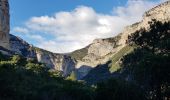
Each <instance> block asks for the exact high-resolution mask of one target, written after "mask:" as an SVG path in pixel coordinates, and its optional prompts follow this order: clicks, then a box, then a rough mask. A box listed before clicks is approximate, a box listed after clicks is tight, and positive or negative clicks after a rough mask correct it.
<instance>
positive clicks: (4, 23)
mask: <svg viewBox="0 0 170 100" xmlns="http://www.w3.org/2000/svg"><path fill="white" fill-rule="evenodd" d="M0 46H1V47H4V48H6V49H10V46H9V4H8V0H0Z"/></svg>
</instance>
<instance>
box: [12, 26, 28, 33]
mask: <svg viewBox="0 0 170 100" xmlns="http://www.w3.org/2000/svg"><path fill="white" fill-rule="evenodd" d="M11 33H22V34H27V33H29V31H28V29H27V28H23V27H15V28H14V29H13V30H12V31H11Z"/></svg>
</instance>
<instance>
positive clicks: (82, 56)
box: [0, 0, 170, 79]
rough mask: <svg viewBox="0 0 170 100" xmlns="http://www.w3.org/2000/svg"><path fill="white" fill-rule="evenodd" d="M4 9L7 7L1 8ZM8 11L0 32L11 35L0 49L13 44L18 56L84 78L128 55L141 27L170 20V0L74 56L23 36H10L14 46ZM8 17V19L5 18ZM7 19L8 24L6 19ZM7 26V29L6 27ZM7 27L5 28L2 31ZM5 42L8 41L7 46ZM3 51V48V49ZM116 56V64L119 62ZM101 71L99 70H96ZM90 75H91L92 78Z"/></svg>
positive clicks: (13, 50) (1, 41) (4, 0)
mask: <svg viewBox="0 0 170 100" xmlns="http://www.w3.org/2000/svg"><path fill="white" fill-rule="evenodd" d="M0 1H1V4H3V3H4V2H5V3H7V1H6V0H0ZM0 8H1V9H2V8H3V6H1V5H0ZM6 9H7V12H3V11H4V9H2V10H1V11H0V13H2V14H1V16H0V18H1V19H0V21H1V23H0V27H1V28H0V30H1V31H2V32H1V31H0V32H1V33H3V34H1V37H2V38H4V34H5V33H6V34H5V35H7V36H6V38H4V40H3V39H1V40H0V46H2V47H4V49H3V50H5V51H6V52H9V51H8V50H6V49H7V48H8V46H9V45H11V50H12V52H14V53H15V54H16V53H17V54H20V55H23V56H25V57H28V58H36V59H37V60H38V61H39V62H42V63H45V64H47V66H48V67H49V68H51V69H52V70H58V71H62V72H63V76H68V75H69V74H70V73H71V72H72V71H75V72H76V73H77V76H78V77H77V78H78V79H82V78H83V77H85V76H86V75H88V73H89V72H91V71H92V70H93V69H94V70H95V69H99V68H96V66H98V65H105V64H106V62H108V61H109V60H111V59H112V58H113V57H115V56H116V54H118V53H119V52H122V51H124V53H122V54H121V56H120V57H118V58H121V57H122V56H123V55H124V54H126V52H128V51H125V50H122V49H123V48H125V47H126V40H127V38H128V35H129V34H132V33H134V32H135V31H137V30H139V29H140V28H146V29H147V28H149V27H148V22H149V21H151V20H152V19H156V20H159V21H162V22H165V21H170V1H167V2H165V3H163V4H160V5H159V6H156V7H154V8H153V9H151V10H149V11H147V12H146V13H145V14H144V16H143V20H142V21H141V22H137V23H135V24H133V25H130V26H127V27H126V28H125V29H124V31H122V33H120V34H119V35H118V36H116V37H112V38H106V39H96V40H94V41H93V43H92V44H90V45H89V46H87V47H85V48H82V49H80V50H76V51H74V52H72V53H68V54H56V53H52V52H49V51H46V50H42V49H39V48H36V47H34V46H32V45H30V44H28V43H27V42H25V41H24V40H22V39H21V38H19V37H16V36H13V35H10V43H9V41H8V32H9V26H8V25H9V13H8V5H6ZM5 16H6V18H4V17H5ZM2 19H5V20H6V21H4V20H2ZM2 23H5V26H3V25H4V24H3V25H2ZM2 27H3V28H2ZM3 41H6V42H5V44H6V45H5V44H4V42H3ZM0 50H1V49H0ZM118 58H117V57H116V59H117V60H116V61H115V63H117V62H118V60H119V59H118ZM94 72H97V71H94ZM88 76H90V75H88Z"/></svg>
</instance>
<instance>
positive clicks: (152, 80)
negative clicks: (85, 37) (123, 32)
mask: <svg viewBox="0 0 170 100" xmlns="http://www.w3.org/2000/svg"><path fill="white" fill-rule="evenodd" d="M149 24H150V29H149V30H145V29H141V30H139V31H136V32H135V33H134V34H132V35H131V36H129V39H128V43H129V44H130V45H132V46H133V45H135V46H137V48H136V49H135V50H134V52H132V53H130V54H128V55H126V56H125V57H124V58H123V59H122V67H125V68H127V69H128V71H127V72H129V73H128V74H129V76H131V78H132V80H135V81H136V82H137V83H138V84H140V85H141V86H142V87H144V88H145V89H146V92H147V93H148V98H150V99H153V100H164V99H165V98H168V95H167V92H168V90H169V87H170V80H169V77H170V74H169V73H170V22H165V23H162V22H159V21H156V20H153V21H152V22H149Z"/></svg>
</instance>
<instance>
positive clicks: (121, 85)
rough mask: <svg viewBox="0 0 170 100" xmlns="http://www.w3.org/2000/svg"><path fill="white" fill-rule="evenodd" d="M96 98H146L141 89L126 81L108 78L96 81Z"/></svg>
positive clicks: (119, 99)
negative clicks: (104, 80) (99, 81)
mask: <svg viewBox="0 0 170 100" xmlns="http://www.w3.org/2000/svg"><path fill="white" fill-rule="evenodd" d="M95 99H96V100H146V98H145V96H144V94H143V93H142V90H141V89H140V88H138V87H137V86H135V85H133V84H130V83H128V82H126V81H122V80H120V79H119V80H118V79H110V80H108V81H106V82H102V83H98V84H97V89H96V98H95Z"/></svg>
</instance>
